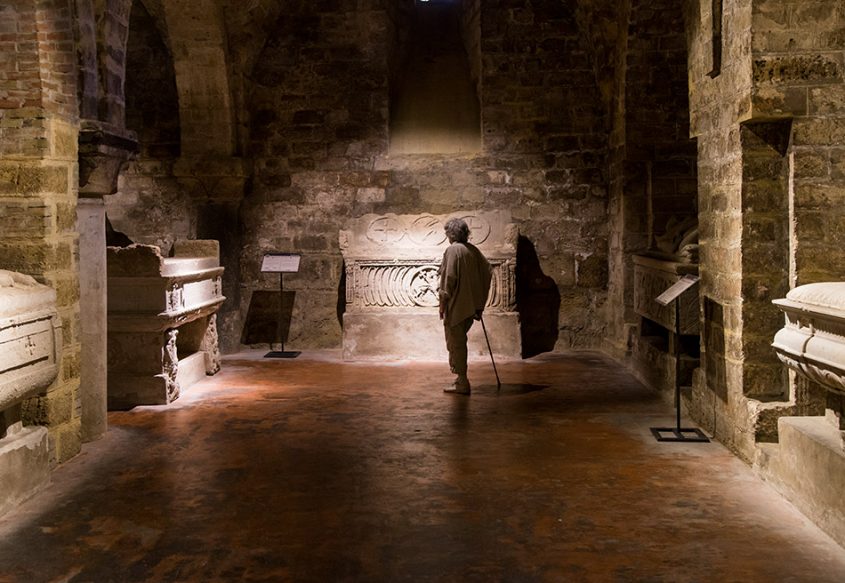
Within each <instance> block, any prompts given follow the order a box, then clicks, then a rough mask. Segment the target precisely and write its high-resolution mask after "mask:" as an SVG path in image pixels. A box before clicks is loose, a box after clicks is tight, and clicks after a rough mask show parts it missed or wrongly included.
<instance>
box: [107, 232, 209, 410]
mask: <svg viewBox="0 0 845 583" xmlns="http://www.w3.org/2000/svg"><path fill="white" fill-rule="evenodd" d="M173 252H174V256H173V257H163V256H162V255H161V252H160V250H159V248H158V247H155V246H152V245H131V246H129V247H109V248H108V253H107V263H108V341H109V342H108V344H109V354H108V406H109V409H127V408H131V407H134V406H136V405H162V404H167V403H170V402H171V401H173V400H174V399H176V398H178V397H179V394H180V391H182V390H184V389H186V388H187V387H189V386H190V385H192V384H193V383H195V382H196V381H198V380H200V379H201V378H204V377H205V375H207V374H208V375H212V374H214V373H216V372H217V371H218V370H219V369H220V354H219V351H218V345H217V321H216V314H217V310H218V309H219V308H220V305H221V304H222V303H223V300H224V299H225V298H224V297H223V295H222V281H221V280H222V275H223V268H222V267H220V259H219V247H218V243H217V241H176V242H175V243H174V245H173Z"/></svg>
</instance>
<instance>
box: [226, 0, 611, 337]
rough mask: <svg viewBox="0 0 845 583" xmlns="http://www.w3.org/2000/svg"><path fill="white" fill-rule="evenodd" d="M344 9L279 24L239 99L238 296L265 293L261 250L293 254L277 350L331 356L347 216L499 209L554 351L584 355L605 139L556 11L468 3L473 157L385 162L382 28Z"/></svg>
mask: <svg viewBox="0 0 845 583" xmlns="http://www.w3.org/2000/svg"><path fill="white" fill-rule="evenodd" d="M344 6H346V5H340V6H339V7H331V8H327V7H320V6H314V5H303V6H302V7H301V8H300V9H299V11H298V12H295V13H292V14H291V13H288V14H285V15H284V17H283V18H282V19H280V21H279V23H278V27H279V31H278V33H277V34H275V35H273V37H272V38H271V39H270V40H269V41H268V43H267V45H266V46H265V48H264V51H263V53H262V54H261V55H260V57H259V58H258V59H257V63H258V64H257V67H256V69H255V71H254V73H253V75H252V78H253V79H254V80H255V86H254V87H253V90H252V95H253V98H252V102H251V103H250V104H249V110H250V111H251V112H252V120H251V124H250V127H251V135H250V138H251V139H250V141H251V156H252V157H253V159H254V165H255V176H254V183H253V190H252V192H251V193H250V194H248V196H247V198H246V199H245V200H244V203H243V205H242V214H241V222H242V226H243V233H244V245H243V250H244V253H243V255H242V263H241V281H242V283H243V285H244V286H245V289H246V290H247V292H251V291H252V290H272V289H274V288H275V286H277V285H278V284H277V280H276V279H275V278H272V277H266V276H262V275H261V274H260V272H259V264H260V260H261V257H262V255H263V253H265V252H270V251H280V252H285V251H287V252H291V251H297V252H302V253H303V255H304V257H303V262H302V271H301V273H300V274H299V275H297V276H291V277H290V278H286V279H285V284H286V288H287V286H288V284H289V285H290V289H293V290H296V291H299V292H300V294H299V296H298V298H297V300H296V301H297V304H296V307H295V310H294V317H293V322H292V325H291V326H292V329H291V334H290V337H289V342H290V344H291V346H294V347H299V348H309V347H321V348H322V347H338V346H339V345H340V332H341V329H340V324H339V320H338V313H337V309H338V308H337V304H338V298H339V292H340V288H341V287H342V285H343V282H342V280H341V277H342V273H343V271H342V258H341V256H340V252H339V247H338V242H337V236H338V232H339V231H340V230H341V229H342V228H343V227H344V223H345V221H346V219H347V218H353V217H359V216H362V215H364V214H367V213H379V214H383V213H389V212H392V213H397V214H412V213H423V212H426V213H435V214H438V213H440V214H445V213H450V212H453V211H455V210H459V209H473V210H484V209H507V210H510V211H511V213H512V215H513V217H514V219H515V222H517V223H519V224H520V225H521V226H520V228H521V230H522V234H523V235H524V236H525V237H527V238H528V239H529V240H530V241H531V242H532V243H533V244H534V246H535V249H536V252H537V254H538V256H539V259H540V263H541V265H542V268H543V270H544V271H545V273H546V274H547V275H549V276H551V277H552V278H553V279H554V280H555V281H556V282H557V284H558V288H559V291H560V296H561V307H560V314H559V322H560V341H559V343H558V346H559V347H561V348H566V347H571V346H597V345H598V344H599V343H600V339H601V336H602V331H603V330H602V324H601V319H600V318H596V317H594V316H595V314H597V313H598V312H599V311H600V309H601V307H602V305H603V302H604V298H605V294H606V291H605V290H606V285H607V237H608V232H607V223H606V220H605V213H606V192H607V191H606V181H605V177H604V175H603V173H602V165H603V163H604V154H605V146H606V141H607V140H606V135H605V129H604V128H605V126H604V115H603V110H602V107H601V101H600V99H599V97H598V90H597V86H596V80H595V74H594V72H593V69H592V65H591V62H590V60H589V57H588V52H587V47H586V43H585V39H584V38H583V36H582V34H581V31H579V29H578V27H577V24H576V22H575V18H574V14H573V13H572V11H571V9H569V8H567V7H566V5H565V4H563V3H560V2H552V1H543V2H527V1H525V2H489V3H483V6H482V8H481V12H480V15H479V24H480V29H481V31H480V51H481V73H480V78H481V106H482V119H483V120H484V123H483V152H482V153H481V154H480V155H472V156H438V155H425V156H422V155H416V156H415V155H406V156H388V155H387V146H388V141H389V122H388V120H389V112H388V106H389V92H390V83H389V80H390V74H389V68H390V67H389V63H388V60H389V59H388V56H387V54H386V48H389V47H391V46H394V43H395V41H394V39H393V38H392V37H391V34H392V33H391V31H392V30H393V28H394V26H393V25H392V24H391V23H392V22H394V20H392V19H391V18H389V15H388V13H387V12H386V11H385V10H384V9H383V8H380V7H377V8H375V9H372V10H367V9H364V8H355V7H349V8H344ZM591 96H592V97H591ZM249 297H250V293H245V294H244V297H243V301H244V305H243V306H242V312H243V313H246V310H247V305H248V302H249Z"/></svg>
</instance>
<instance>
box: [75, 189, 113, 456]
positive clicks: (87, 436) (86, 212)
mask: <svg viewBox="0 0 845 583" xmlns="http://www.w3.org/2000/svg"><path fill="white" fill-rule="evenodd" d="M76 216H77V225H78V229H79V304H80V306H79V307H80V320H81V322H80V324H81V329H82V330H81V332H82V366H81V370H80V376H81V379H80V380H81V391H80V393H81V401H82V440H83V441H93V440H95V439H97V438H99V437H101V436H102V435H103V434H104V433H105V432H106V428H107V423H108V422H107V417H106V414H107V413H106V350H107V345H106V232H105V230H106V210H105V206H104V204H103V199H102V198H80V199H79V202H78V204H77V207H76Z"/></svg>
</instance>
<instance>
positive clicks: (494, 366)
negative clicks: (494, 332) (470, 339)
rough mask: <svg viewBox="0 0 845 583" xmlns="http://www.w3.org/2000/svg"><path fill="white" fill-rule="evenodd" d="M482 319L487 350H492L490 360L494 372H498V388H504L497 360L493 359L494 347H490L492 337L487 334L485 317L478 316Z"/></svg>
mask: <svg viewBox="0 0 845 583" xmlns="http://www.w3.org/2000/svg"><path fill="white" fill-rule="evenodd" d="M478 319H479V320H481V329H482V330H484V339H485V340H486V341H487V350H488V351H490V362H492V363H493V372H494V373H496V389H501V388H502V381H500V380H499V371H498V370H496V361H495V360H493V349H492V348H490V337H489V336H487V326H485V325H484V318H483V317H482V316H479V317H478Z"/></svg>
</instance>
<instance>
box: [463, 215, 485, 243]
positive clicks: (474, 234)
mask: <svg viewBox="0 0 845 583" xmlns="http://www.w3.org/2000/svg"><path fill="white" fill-rule="evenodd" d="M461 218H462V219H463V220H464V221H465V222H466V224H467V226H468V227H469V233H470V234H469V242H470V243H472V244H473V245H481V244H482V243H484V242H485V241H486V240H487V238H488V237H489V236H490V230H491V229H490V223H488V222H487V221H485V220H484V219H483V218H481V217H479V216H476V215H467V216H465V217H461Z"/></svg>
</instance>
